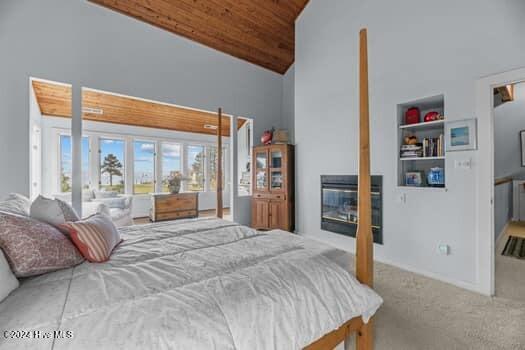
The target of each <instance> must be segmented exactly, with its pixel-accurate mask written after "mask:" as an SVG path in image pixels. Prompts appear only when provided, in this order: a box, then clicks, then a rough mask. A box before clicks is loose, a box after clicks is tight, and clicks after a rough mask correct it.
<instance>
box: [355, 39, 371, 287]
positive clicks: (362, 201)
mask: <svg viewBox="0 0 525 350" xmlns="http://www.w3.org/2000/svg"><path fill="white" fill-rule="evenodd" d="M367 45H368V42H367V30H366V29H361V31H360V32H359V141H360V142H359V143H360V146H359V199H358V226H357V247H356V276H357V279H358V280H359V281H360V282H361V283H364V284H366V285H368V286H370V287H372V285H373V283H374V279H373V276H374V272H373V269H374V261H373V235H372V198H371V193H370V192H371V189H370V186H371V181H370V115H369V100H368V48H367Z"/></svg>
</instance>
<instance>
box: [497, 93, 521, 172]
mask: <svg viewBox="0 0 525 350" xmlns="http://www.w3.org/2000/svg"><path fill="white" fill-rule="evenodd" d="M514 93H515V99H514V101H511V102H507V103H504V104H502V105H499V106H498V107H496V108H495V109H494V176H495V177H496V178H499V177H505V176H509V175H515V174H517V173H520V172H523V171H525V168H523V167H522V166H521V140H520V131H521V130H525V83H520V84H516V85H515V87H514Z"/></svg>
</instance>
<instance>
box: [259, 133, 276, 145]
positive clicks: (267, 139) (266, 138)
mask: <svg viewBox="0 0 525 350" xmlns="http://www.w3.org/2000/svg"><path fill="white" fill-rule="evenodd" d="M272 138H273V130H266V131H265V132H263V134H262V136H261V143H262V144H263V145H271V144H272Z"/></svg>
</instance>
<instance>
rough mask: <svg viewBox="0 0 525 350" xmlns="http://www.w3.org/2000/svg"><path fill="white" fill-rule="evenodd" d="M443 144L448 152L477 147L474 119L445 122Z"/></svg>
mask: <svg viewBox="0 0 525 350" xmlns="http://www.w3.org/2000/svg"><path fill="white" fill-rule="evenodd" d="M445 145H446V150H447V151H448V152H451V151H452V152H453V151H469V150H475V149H477V148H478V137H477V123H476V119H465V120H458V121H451V122H447V123H446V124H445Z"/></svg>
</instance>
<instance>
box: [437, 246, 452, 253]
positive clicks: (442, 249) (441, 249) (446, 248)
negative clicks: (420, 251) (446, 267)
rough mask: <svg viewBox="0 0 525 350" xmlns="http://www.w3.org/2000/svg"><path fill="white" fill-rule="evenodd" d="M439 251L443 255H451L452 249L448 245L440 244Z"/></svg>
mask: <svg viewBox="0 0 525 350" xmlns="http://www.w3.org/2000/svg"><path fill="white" fill-rule="evenodd" d="M438 250H439V254H441V255H450V247H449V246H448V244H440V245H439V247H438Z"/></svg>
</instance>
